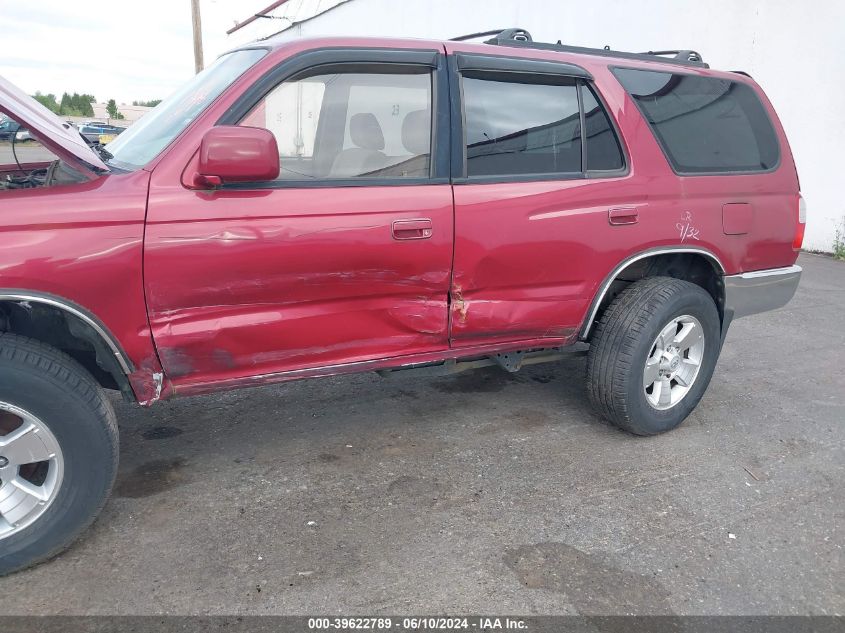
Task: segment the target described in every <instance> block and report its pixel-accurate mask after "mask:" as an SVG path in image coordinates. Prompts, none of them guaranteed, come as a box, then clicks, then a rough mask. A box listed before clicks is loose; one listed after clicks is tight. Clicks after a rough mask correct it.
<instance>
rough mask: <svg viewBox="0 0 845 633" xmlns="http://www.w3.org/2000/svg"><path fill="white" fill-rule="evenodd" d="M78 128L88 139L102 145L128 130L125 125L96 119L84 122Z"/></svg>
mask: <svg viewBox="0 0 845 633" xmlns="http://www.w3.org/2000/svg"><path fill="white" fill-rule="evenodd" d="M78 129H79V133H80V134H82V136H84V137H85V139H86V140H87V141H89V142H91V143H95V144H100V145H105V144H106V143H109V142H111V141H113V140H114V139H115V137H117V136H118V135H119V134H122V133H123V132H125V131H126V128H125V127H119V126H117V125H109V124H107V123H97V122H94V121H91V122H88V123H82V124H80V125H79V126H78Z"/></svg>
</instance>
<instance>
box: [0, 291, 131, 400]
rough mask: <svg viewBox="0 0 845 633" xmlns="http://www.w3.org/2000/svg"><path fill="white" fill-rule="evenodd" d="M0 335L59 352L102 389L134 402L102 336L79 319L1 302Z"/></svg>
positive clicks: (39, 306)
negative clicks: (28, 340)
mask: <svg viewBox="0 0 845 633" xmlns="http://www.w3.org/2000/svg"><path fill="white" fill-rule="evenodd" d="M0 332H12V333H14V334H20V335H21V336H26V337H28V338H31V339H35V340H38V341H42V342H44V343H47V344H48V345H51V346H53V347H55V348H56V349H59V350H61V351H63V352H64V353H66V354H67V355H68V356H70V357H71V358H73V359H74V360H75V361H76V362H78V363H79V364H80V365H82V366H83V367H84V368H85V369H86V370H88V372H89V373H90V374H91V375H92V376H93V377H94V379H95V380H96V381H97V382H98V383H99V384H100V386H101V387H103V388H105V389H112V390H118V391H120V392H121V393H122V394H123V396H124V397H125V398H130V399H131V400H134V399H135V398H134V394H133V392H132V388H131V386H130V384H129V379H128V378H127V376H126V373H125V372H124V371H123V369H122V367H121V366H120V363H119V362H118V359H117V357H116V356H115V354H114V352H113V351H112V349H111V348H110V346H109V344H108V343H107V342H106V341H105V340H104V339H103V336H102V335H101V334H100V333H99V332H97V331H96V330H95V329H94V328H93V327H92V326H91V325H90V324H89V323H87V322H86V321H85V320H84V319H82V318H81V317H79V316H77V315H75V314H73V313H71V312H68V311H66V310H63V309H62V308H60V307H57V306H55V305H51V304H46V303H38V302H35V301H24V300H0Z"/></svg>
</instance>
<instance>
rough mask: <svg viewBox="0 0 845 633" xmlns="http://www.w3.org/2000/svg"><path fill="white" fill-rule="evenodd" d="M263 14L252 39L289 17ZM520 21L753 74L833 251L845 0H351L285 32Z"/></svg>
mask: <svg viewBox="0 0 845 633" xmlns="http://www.w3.org/2000/svg"><path fill="white" fill-rule="evenodd" d="M294 19H301V18H299V17H297V16H294ZM259 22H262V24H261V25H256V26H257V28H261V29H264V31H263V32H261V33H259V32H253V33H252V36H253V38H254V37H259V36H261V35H267V34H269V33H270V32H272V31H274V30H278V29H279V26H281V25H280V24H279V23H278V21H276V20H259ZM273 22H275V24H268V23H273ZM511 26H519V27H522V28H525V29H527V30H528V31H530V32H531V34H532V36H533V37H534V39H535V40H541V41H551V42H554V41H557V40H558V39H561V40H562V41H563V42H564V43H566V44H573V45H581V46H593V47H601V46H604V45H606V44H607V45H610V47H611V48H614V49H618V50H628V51H645V50H658V49H687V48H691V49H694V50H697V51H699V52H700V53H701V54H702V55H703V56H704V59H705V61H707V62H708V63H709V64H710V65H711V66H712V67H714V68H719V69H724V70H744V71H746V72H748V73H750V74H751V75H752V76H753V77H754V79H755V80H756V81H757V82H758V83H759V84H760V85H761V86H762V87H763V89H764V90H765V91H766V94H767V95H768V96H769V98H770V99H771V101H772V103H773V104H774V106H775V109H776V110H777V112H778V115H779V116H780V119H781V121H782V123H783V125H784V127H785V129H786V132H787V135H788V137H789V140H790V144H791V146H792V151H793V154H794V156H795V161H796V164H797V166H798V173H799V175H800V178H801V187H802V191H803V193H804V196H805V198H806V200H807V203H808V222H807V233H806V237H805V240H804V247H805V248H808V249H818V250H826V251H829V250H831V248H832V243H833V237H834V232H835V230H836V227H837V226H838V225H839V226H841V225H842V223H843V221H845V196H843V195H842V194H840V193H839V187H840V183H839V181H840V179H841V178H842V176H841V175H839V176H837V175H835V172H838V171H840V169H841V168H840V164H841V162H842V157H843V154H845V124H843V121H845V117H843V115H842V114H841V111H842V110H843V106H845V30H843V29H845V2H842V1H841V0H813V1H812V2H796V1H795V0H708V1H706V2H701V1H700V0H698V1H695V2H693V1H690V0H637V1H627V0H592V1H583V0H582V1H580V2H576V1H575V0H557V1H556V2H553V1H550V0H351V1H350V2H345V3H342V4H339V5H337V6H335V7H334V8H332V9H331V10H329V11H326V12H325V13H323V14H321V15H318V16H317V17H315V18H313V19H310V20H307V21H305V22H302V23H300V24H297V25H295V26H293V27H292V28H290V29H288V30H286V31H285V32H283V33H282V34H281V35H280V37H283V38H294V37H303V36H313V35H363V36H393V37H425V38H436V39H448V38H450V37H454V36H456V35H460V34H463V33H472V32H476V31H485V30H491V29H496V28H506V27H511ZM243 35H245V34H242V35H241V37H243Z"/></svg>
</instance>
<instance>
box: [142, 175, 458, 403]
mask: <svg viewBox="0 0 845 633" xmlns="http://www.w3.org/2000/svg"><path fill="white" fill-rule="evenodd" d="M419 218H426V219H429V220H431V226H432V232H431V236H430V237H429V238H428V239H417V240H397V239H395V238H394V235H393V232H392V226H393V223H394V222H395V221H397V220H416V219H419ZM452 240H453V222H452V195H451V191H450V188H449V186H448V185H433V186H432V185H426V186H403V187H354V188H344V189H342V190H333V189H313V188H312V189H294V188H290V189H278V190H262V191H244V190H239V191H234V190H230V191H216V192H213V193H197V192H193V191H188V190H186V189H182V188H181V187H180V188H179V189H178V190H177V189H172V188H169V187H167V186H166V185H164V184H162V185H161V186H157V185H156V182H155V176H154V182H153V185H152V187H151V191H150V202H149V212H148V222H147V232H146V242H145V249H146V251H145V280H146V293H147V305H148V308H149V314H150V323H151V327H152V332H153V338H154V340H155V343H156V347H157V349H158V352H159V357H160V359H161V362H162V365H163V366H164V370H165V373H166V375H167V377H168V378H169V379H170V380H172V381H173V382H174V385H175V387H176V388H177V389H178V385H179V383H180V382H197V381H207V380H226V379H235V378H238V377H239V376H252V375H256V374H265V373H272V372H279V371H289V370H294V369H299V368H304V367H314V366H318V365H330V364H337V363H347V362H357V361H362V360H367V359H374V358H383V357H386V356H392V355H396V354H402V353H404V354H407V353H422V352H429V351H436V350H440V349H445V348H447V347H448V318H449V314H448V292H449V281H450V275H451V264H452Z"/></svg>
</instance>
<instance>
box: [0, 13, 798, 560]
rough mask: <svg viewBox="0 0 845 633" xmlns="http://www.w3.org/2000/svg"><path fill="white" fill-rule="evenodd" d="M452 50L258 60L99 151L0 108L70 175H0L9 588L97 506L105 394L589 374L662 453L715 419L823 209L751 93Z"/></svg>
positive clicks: (336, 44)
mask: <svg viewBox="0 0 845 633" xmlns="http://www.w3.org/2000/svg"><path fill="white" fill-rule="evenodd" d="M482 35H484V36H486V35H489V34H475V35H474V36H473V37H477V36H482ZM458 39H459V41H448V42H435V41H422V40H400V39H360V38H333V39H329V38H323V39H316V40H298V41H294V42H286V43H276V42H274V41H272V40H270V41H265V42H258V43H255V44H251V45H248V46H245V47H242V48H239V49H237V50H234V51H231V52H229V53H227V54H225V55H222V56H221V57H220V58H219V59H217V61H216V62H214V64H212V65H211V66H210V67H209V68H207V69H206V70H204V71H203V72H201V73H199V74H198V75H197V76H196V77H195V78H194V79H193V80H192V81H191V82H190V83H188V84H187V85H186V86H185V87H184V88H182V89H181V90H179V91H178V92H177V93H176V94H174V95H173V96H172V97H171V98H170V99H168V100H166V101H165V102H163V103H162V104H161V105H159V106H158V107H157V108H155V109H154V110H153V111H152V112H151V113H149V114H147V115H146V116H145V117H144V118H143V119H142V120H141V121H140V122H138V123H136V124H134V125H132V126H131V127H130V128H129V129H127V130H126V131H125V132H124V133H123V134H121V135H120V136H119V137H118V138H117V139H116V140H114V141H113V142H111V143H109V144H108V145H107V146H105V147H103V148H98V149H93V148H91V147H89V146H88V144H86V143H85V141H84V140H83V139H82V138H81V137H80V135H79V133H78V132H76V131H75V130H74V129H73V128H72V127H71V126H70V125H68V124H67V123H66V122H63V121H60V120H59V119H58V118H57V117H55V116H54V115H53V114H51V113H50V112H49V111H48V110H47V109H46V108H44V107H42V106H41V105H40V104H38V103H36V102H35V101H34V100H32V99H31V98H29V97H27V96H26V95H25V94H23V93H22V92H21V91H20V90H18V89H17V88H15V87H14V86H13V85H11V84H10V83H8V82H7V81H5V80H0V112H2V113H3V114H5V115H7V116H8V117H9V118H10V119H11V120H14V121H15V122H16V123H17V124H19V125H20V126H22V127H26V128H27V129H29V130H30V131H31V133H32V135H33V137H35V138H36V139H38V140H39V141H40V143H41V146H42V148H43V149H44V150H49V151H50V152H52V154H53V155H54V159H53V160H46V159H45V160H42V161H39V160H32V159H31V158H30V159H27V158H26V157H25V159H24V162H21V161H20V160H19V158H18V156H17V153H15V159H14V161H13V162H11V161H7V163H8V164H5V165H0V218H2V220H0V222H2V224H0V227H1V228H0V574H2V573H8V572H11V571H14V570H17V569H21V568H24V567H26V566H28V565H31V564H33V563H35V562H38V561H40V560H44V559H46V558H48V557H50V556H51V555H54V554H56V553H57V552H59V551H61V550H62V549H63V548H65V547H66V546H67V545H68V544H69V543H71V542H72V541H73V539H74V538H76V537H77V536H78V535H79V534H80V533H81V532H82V531H83V530H84V529H85V528H86V526H88V525H89V524H90V523H91V522H92V521H93V520H94V518H95V516H96V515H97V513H98V512H99V510H100V508H101V507H102V506H103V504H104V503H105V500H106V498H107V496H108V494H109V491H110V489H111V487H112V483H113V481H114V478H115V473H116V471H117V455H118V431H117V425H116V423H115V415H114V411H113V409H112V405H111V402H110V399H109V398H107V396H106V393H105V391H106V390H116V391H119V392H120V393H121V394H122V395H123V397H124V398H126V399H127V400H130V401H133V402H137V403H138V404H140V405H142V406H150V405H152V404H154V403H155V402H156V401H158V400H161V399H164V398H172V397H175V396H181V395H194V394H202V393H208V392H213V391H219V390H222V389H232V388H236V387H248V386H256V385H267V384H271V383H277V382H282V381H288V380H297V379H302V378H316V377H320V376H329V375H335V374H343V373H350V372H361V371H379V372H398V371H405V372H409V373H411V372H420V371H422V372H427V373H429V374H430V373H436V372H442V373H448V372H456V371H461V370H463V369H469V368H474V367H479V366H483V365H491V364H494V365H499V366H501V367H502V368H503V369H504V370H507V371H517V370H518V369H519V368H520V367H521V366H522V365H523V364H526V363H536V362H541V361H550V360H554V359H556V358H558V357H559V356H560V355H561V354H562V353H564V352H566V351H567V350H572V349H578V348H581V349H583V348H585V347H586V346H589V349H588V352H587V365H586V367H587V371H586V373H587V376H586V384H587V393H588V396H589V398H590V400H591V401H592V403H593V404H594V406H595V408H596V409H597V411H598V412H599V413H601V415H603V416H604V417H605V418H607V419H608V420H610V421H611V422H612V423H614V424H616V425H617V426H619V427H621V428H622V429H625V430H627V431H630V432H632V433H635V434H639V435H651V434H656V433H660V432H663V431H667V430H669V429H672V428H674V427H676V426H678V425H679V424H680V423H681V422H682V421H683V420H684V418H686V417H687V415H688V414H689V413H690V411H692V409H693V408H694V407H695V406H696V405H697V404H698V402H699V400H700V399H701V397H702V394H703V393H704V391H705V389H706V388H707V385H708V383H709V381H710V378H711V376H712V374H713V371H714V369H715V367H716V361H717V359H718V357H719V353H720V350H721V347H722V344H723V341H724V340H725V334H726V332H727V331H728V327H729V325H730V324H731V321H732V320H733V319H736V318H738V317H743V316H746V315H749V314H753V313H756V312H761V311H764V310H771V309H774V308H778V307H780V306H783V305H784V304H785V303H786V302H788V301H789V300H790V298H791V297H792V295H793V294H794V292H795V289H796V287H797V285H798V281H799V277H800V274H801V269H800V268H799V267H798V266H796V265H795V261H796V257H797V254H798V250H799V248H800V246H801V242H802V238H803V232H804V222H805V211H804V205H803V201H802V198H801V195H800V193H799V183H798V176H797V174H796V170H795V166H794V164H793V160H792V156H791V154H790V150H789V146H788V144H787V140H786V137H785V135H784V131H783V129H782V127H781V125H780V123H779V122H778V119H777V116H776V115H775V112H774V110H773V109H772V106H771V104H770V103H769V101H768V100H767V98H766V96H765V95H764V94H763V92H762V90H761V89H760V87H759V86H758V85H757V84H756V83H755V82H754V81H753V80H752V79H751V78H750V77H749V76H748V75H746V74H744V73H740V72H719V71H715V70H711V69H710V68H709V67H708V66H707V65H706V64H705V63H704V62H703V61H702V60H701V56H700V55H698V54H697V53H695V52H694V51H668V52H667V51H663V52H657V53H645V54H632V53H624V52H618V51H612V50H605V49H586V48H579V47H571V46H565V45H560V44H542V43H538V42H534V41H532V40H531V37H530V36H529V35H528V34H527V33H526V32H525V31H522V30H519V29H508V30H506V31H502V32H500V33H495V34H493V38H492V39H490V40H487V41H486V42H483V43H481V42H470V41H463V40H466V39H472V38H458ZM11 148H12V150H13V151H16V148H15V146H14V143H12V145H11ZM28 148H29V149H28V152H27V154H26V155H27V156H30V157H31V156H32V153H31V151H29V150H31V148H32V146H28Z"/></svg>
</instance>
